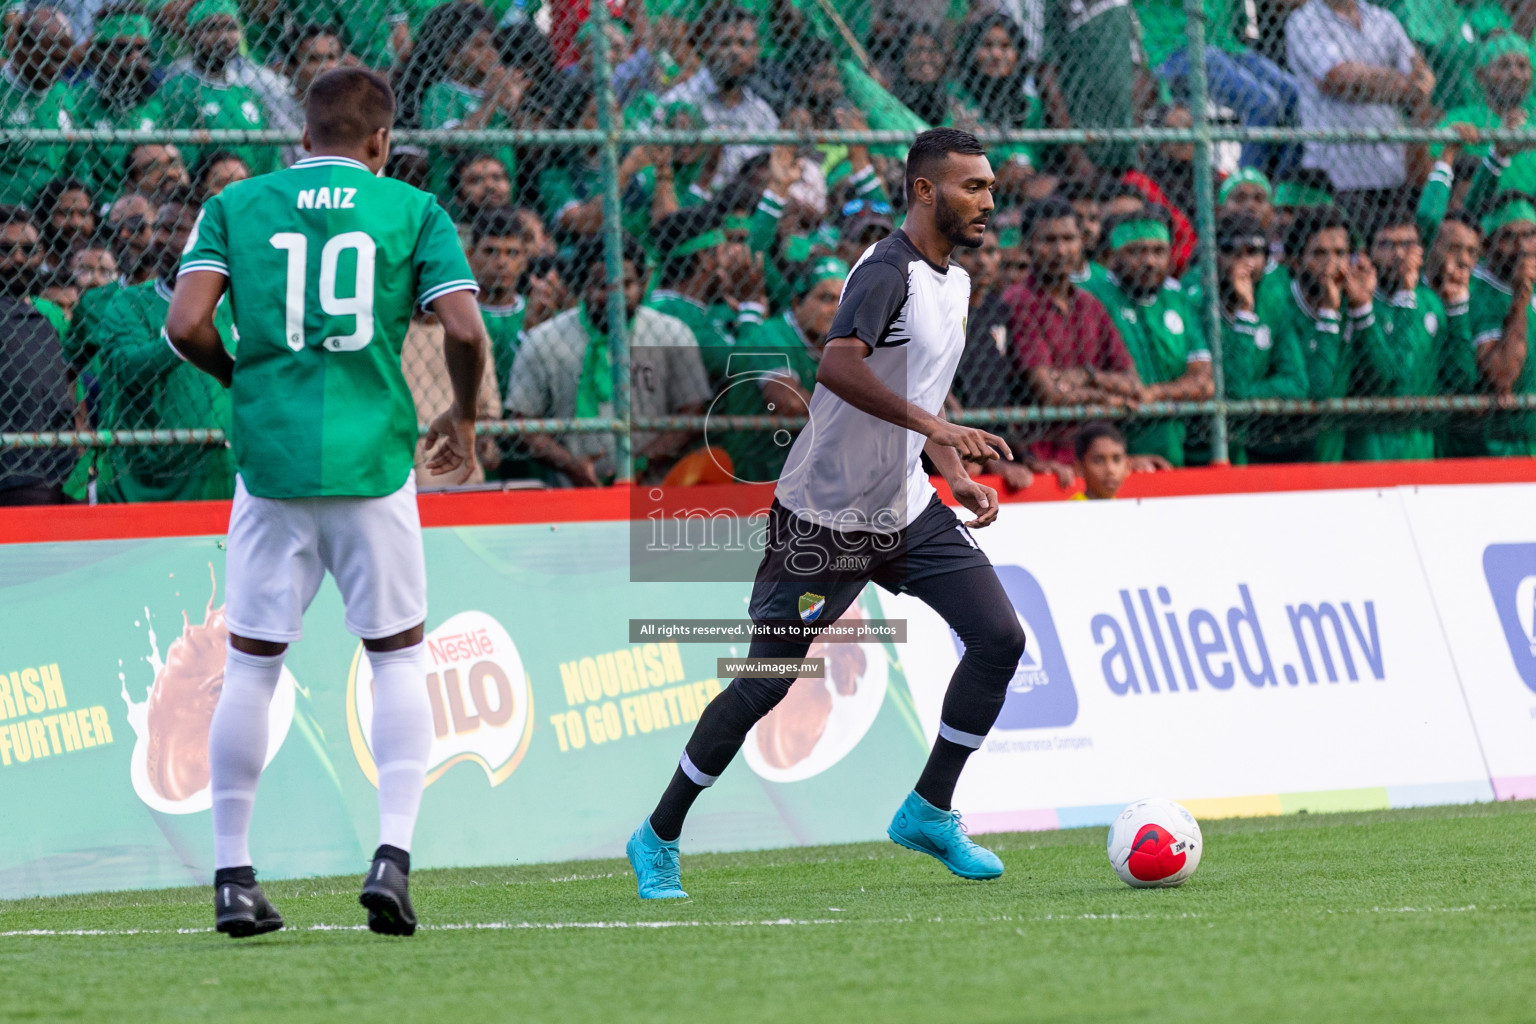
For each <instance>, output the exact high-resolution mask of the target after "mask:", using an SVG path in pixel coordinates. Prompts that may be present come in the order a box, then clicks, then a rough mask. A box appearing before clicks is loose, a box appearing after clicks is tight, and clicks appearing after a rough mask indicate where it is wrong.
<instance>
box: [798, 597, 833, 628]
mask: <svg viewBox="0 0 1536 1024" xmlns="http://www.w3.org/2000/svg"><path fill="white" fill-rule="evenodd" d="M826 606H827V599H826V598H825V597H822V596H821V595H820V594H813V593H811V592H810V591H809V590H807V591H806V592H805V593H803V594H801V595H800V621H801V622H803V623H805V624H806V625H810V624H811V623H812V622H815V621H816V620H817V619H818V618H820V617H821V610H822V609H823V608H825V607H826Z"/></svg>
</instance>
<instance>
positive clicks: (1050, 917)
mask: <svg viewBox="0 0 1536 1024" xmlns="http://www.w3.org/2000/svg"><path fill="white" fill-rule="evenodd" d="M827 909H828V910H832V911H836V909H837V908H835V907H828V908H827ZM1478 909H1479V908H1478V906H1477V904H1475V903H1469V904H1467V905H1466V906H1464V907H1356V908H1345V909H1340V910H1335V909H1333V908H1331V907H1329V908H1319V909H1318V913H1320V914H1466V913H1476V912H1477V911H1478ZM1482 909H1483V910H1484V911H1493V910H1500V909H1502V908H1501V907H1498V906H1489V907H1483V908H1482ZM1205 916H1207V915H1204V914H1198V913H1189V912H1185V913H1177V914H1135V913H1115V912H1110V913H1105V914H1093V913H1087V914H1040V915H1035V916H1028V917H1015V916H1013V915H1008V914H1002V915H995V916H992V917H985V918H977V919H974V920H975V923H977V924H995V923H1001V922H1005V921H1020V922H1029V921H1036V922H1038V921H1174V920H1182V919H1189V918H1200V917H1205ZM1216 917H1217V918H1218V919H1220V918H1222V917H1223V915H1220V914H1218V915H1216ZM970 920H971V919H968V918H967V919H959V918H951V919H950V922H949V923H950V924H955V923H962V924H963V923H966V922H968V921H970ZM943 923H945V922H944V919H943V918H942V917H928V918H915V917H910V916H909V917H895V918H851V919H850V918H835V917H834V918H820V917H817V918H795V917H779V918H772V919H765V920H756V921H752V920H744V921H462V922H445V923H440V924H422V925H420V926H418V927H419V930H421V931H438V932H462V931H490V932H495V931H563V930H567V929H583V930H607V929H623V928H634V929H640V930H645V929H664V928H783V927H802V928H804V927H817V926H820V925H885V924H943ZM286 930H287V931H308V932H365V931H367V930H368V926H367V925H365V924H328V923H324V922H317V923H315V924H307V925H302V926H290V927H289V928H287V929H286ZM212 931H213V929H212V928H18V929H16V930H14V931H0V938H3V939H13V938H121V937H130V936H135V935H201V934H205V933H209V932H212ZM1015 931H1019V929H1015Z"/></svg>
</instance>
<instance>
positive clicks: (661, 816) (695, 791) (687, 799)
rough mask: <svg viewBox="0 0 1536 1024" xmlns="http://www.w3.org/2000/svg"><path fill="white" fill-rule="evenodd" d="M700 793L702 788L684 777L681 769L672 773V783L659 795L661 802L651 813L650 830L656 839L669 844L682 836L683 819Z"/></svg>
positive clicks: (702, 790)
mask: <svg viewBox="0 0 1536 1024" xmlns="http://www.w3.org/2000/svg"><path fill="white" fill-rule="evenodd" d="M702 792H704V787H703V786H701V785H699V784H698V783H697V782H694V781H693V780H692V779H690V778H689V777H688V776H687V775H685V774H684V773H683V770H682V769H681V768H679V769H677V770H676V771H674V772H673V773H672V781H671V782H669V783H667V790H666V792H664V793H662V794H661V801H660V802H659V803H658V804H657V805H656V809H655V810H654V811H652V812H651V830H652V831H654V832H655V833H656V836H657V838H659V839H662V840H665V841H666V842H669V843H670V842H671V841H672V840H674V839H676V838H677V837H678V836H680V835H682V834H683V819H684V818H686V817H687V816H688V809H689V808H691V807H692V806H693V802H694V801H695V800H697V799H698V798H699V794H700V793H702Z"/></svg>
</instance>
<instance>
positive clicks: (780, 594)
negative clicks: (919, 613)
mask: <svg viewBox="0 0 1536 1024" xmlns="http://www.w3.org/2000/svg"><path fill="white" fill-rule="evenodd" d="M991 564H992V563H991V561H990V560H989V559H988V558H987V556H986V554H985V553H984V552H983V551H982V550H981V548H979V547H977V546H976V542H975V541H974V540H972V539H971V534H970V531H969V530H967V529H966V528H965V527H964V526H963V525H962V524H961V522H960V518H959V517H958V516H957V515H955V513H954V510H953V509H951V508H950V507H949V506H948V505H946V504H944V503H943V502H942V501H940V500H939V496H938V495H937V494H935V495H934V496H933V498H932V500H930V501H929V502H928V506H927V507H926V508H924V509H923V511H922V512H921V514H919V515H918V517H917V518H916V519H914V520H913V521H912V524H911V525H910V526H908V527H906V528H905V529H902V530H898V531H897V532H896V533H894V534H876V533H870V532H866V531H856V530H835V529H833V528H831V527H830V526H825V525H822V524H819V523H814V522H811V521H809V520H806V519H802V518H800V517H798V516H796V515H795V514H794V513H793V512H791V511H790V510H789V509H787V508H785V507H784V506H783V505H781V504H779V501H778V499H777V498H775V499H774V501H773V504H772V505H771V506H770V507H769V510H768V544H767V547H766V549H765V550H764V551H763V561H762V563H761V564H760V565H759V566H758V567H757V580H756V582H755V583H753V585H752V602H751V604H750V605H749V606H748V614H749V615H750V616H751V618H752V621H753V622H756V623H760V624H761V623H774V624H786V623H788V624H800V625H802V626H821V627H825V626H827V625H830V624H831V623H833V622H836V621H837V620H838V618H839V617H840V616H841V615H842V614H843V612H845V611H847V610H848V606H849V605H851V604H853V602H854V601H855V600H856V599H857V598H858V596H859V594H860V593H862V592H863V590H864V586H865V584H867V583H869V582H870V581H874V582H875V583H878V584H880V586H882V587H884V588H885V589H886V590H888V591H890V592H891V593H893V594H896V593H900V592H902V591H904V590H906V589H907V585H908V584H910V583H912V582H914V581H916V580H920V579H925V578H927V577H929V576H938V575H940V574H941V573H947V572H956V571H958V570H960V569H969V568H972V567H973V566H982V565H991Z"/></svg>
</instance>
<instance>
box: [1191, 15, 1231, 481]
mask: <svg viewBox="0 0 1536 1024" xmlns="http://www.w3.org/2000/svg"><path fill="white" fill-rule="evenodd" d="M1184 19H1185V31H1186V38H1187V40H1188V46H1189V106H1190V111H1189V113H1190V117H1191V118H1192V119H1193V121H1194V123H1195V232H1196V234H1198V235H1199V243H1198V250H1197V251H1198V255H1199V260H1200V287H1201V289H1202V290H1203V291H1204V293H1205V302H1204V304H1203V308H1202V309H1201V310H1200V322H1201V324H1202V326H1203V327H1204V328H1205V337H1206V342H1207V344H1208V345H1209V346H1210V350H1211V377H1212V381H1213V383H1214V385H1215V389H1216V392H1215V395H1214V396H1213V397H1214V399H1215V404H1216V408H1215V411H1214V412H1213V413H1212V414H1211V461H1212V462H1213V463H1216V464H1217V465H1225V464H1226V463H1227V462H1228V461H1229V458H1228V452H1227V406H1226V380H1225V376H1226V375H1225V374H1224V373H1223V372H1222V351H1221V291H1220V285H1219V283H1218V281H1217V272H1216V192H1215V178H1214V175H1213V174H1212V172H1211V123H1210V122H1211V119H1210V111H1209V110H1208V109H1207V102H1208V101H1207V95H1206V83H1205V5H1204V2H1203V0H1184Z"/></svg>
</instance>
